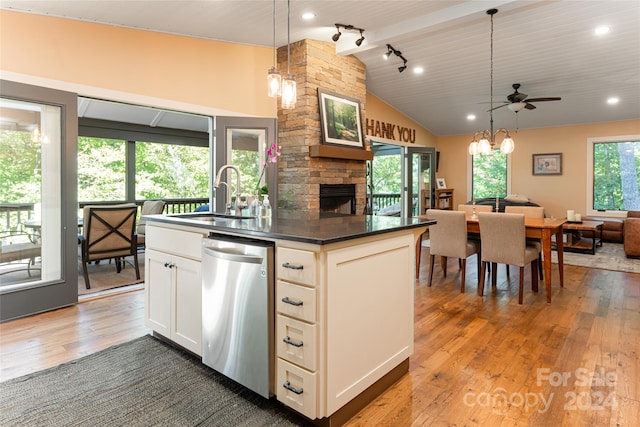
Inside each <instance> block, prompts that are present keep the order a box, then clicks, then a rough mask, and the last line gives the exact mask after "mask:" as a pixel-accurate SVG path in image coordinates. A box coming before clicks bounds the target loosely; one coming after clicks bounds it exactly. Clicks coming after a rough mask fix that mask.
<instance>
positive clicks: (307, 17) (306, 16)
mask: <svg viewBox="0 0 640 427" xmlns="http://www.w3.org/2000/svg"><path fill="white" fill-rule="evenodd" d="M315 17H316V14H315V13H313V12H305V13H303V14H302V19H304V20H305V21H310V20H312V19H313V18H315Z"/></svg>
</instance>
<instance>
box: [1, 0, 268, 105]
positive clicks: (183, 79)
mask: <svg viewBox="0 0 640 427" xmlns="http://www.w3.org/2000/svg"><path fill="white" fill-rule="evenodd" d="M0 23H1V24H2V25H0V43H1V44H0V69H1V71H2V74H1V76H2V78H5V79H8V80H14V81H19V82H21V83H30V84H41V85H42V84H45V85H46V86H49V87H54V88H56V89H63V90H70V91H76V92H77V93H79V94H80V95H87V96H95V97H98V96H108V97H109V99H114V100H118V101H133V102H138V103H145V102H144V101H145V100H148V102H147V103H146V104H147V105H151V104H155V105H152V106H158V107H165V108H183V109H188V110H189V111H191V112H195V113H203V114H212V115H215V114H238V115H251V116H257V117H276V114H277V112H276V100H275V99H273V98H269V97H268V96H267V94H266V74H267V70H268V69H269V68H271V66H272V65H273V50H272V49H268V48H262V47H255V46H244V45H237V44H231V43H222V42H215V41H207V40H202V39H196V38H190V37H181V36H175V35H168V34H162V33H154V32H149V31H139V30H132V29H126V28H120V27H113V26H108V25H100V24H93V23H86V22H79V21H73V20H67V19H59V18H51V17H45V16H39V15H31V14H25V13H18V12H10V11H6V10H1V11H0ZM16 76H17V78H15V77H16Z"/></svg>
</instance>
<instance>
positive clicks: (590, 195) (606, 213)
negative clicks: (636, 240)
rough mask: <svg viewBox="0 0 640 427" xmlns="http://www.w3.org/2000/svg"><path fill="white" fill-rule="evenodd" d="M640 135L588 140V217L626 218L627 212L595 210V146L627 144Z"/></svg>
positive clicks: (586, 208) (586, 209)
mask: <svg viewBox="0 0 640 427" xmlns="http://www.w3.org/2000/svg"><path fill="white" fill-rule="evenodd" d="M638 140H640V135H620V136H601V137H597V138H587V179H586V180H585V181H586V183H587V188H586V194H587V206H586V207H585V212H586V213H587V215H588V216H595V217H597V216H601V217H618V218H626V216H627V211H611V210H604V211H597V210H594V209H593V144H597V143H600V142H625V141H638Z"/></svg>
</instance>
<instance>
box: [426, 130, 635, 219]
mask: <svg viewBox="0 0 640 427" xmlns="http://www.w3.org/2000/svg"><path fill="white" fill-rule="evenodd" d="M638 134H640V120H630V121H623V122H607V123H594V124H587V125H578V126H565V127H553V128H543V129H520V130H519V131H518V133H517V134H515V135H512V136H513V139H514V141H515V151H514V152H513V154H512V155H511V193H516V194H523V195H525V196H527V197H529V199H530V200H531V201H532V202H534V203H538V204H540V205H542V206H544V207H545V212H546V214H547V215H553V216H556V217H564V216H565V214H566V210H567V209H574V210H576V212H581V213H582V214H584V213H585V212H586V205H587V188H586V177H587V138H594V137H603V136H617V135H638ZM500 140H501V136H499V137H498V141H500ZM470 142H471V135H458V136H446V137H439V138H438V142H437V150H438V151H440V169H439V173H438V176H439V177H444V178H445V179H446V181H447V186H448V187H450V188H454V189H455V203H456V204H458V203H465V202H466V201H468V200H469V199H470V195H469V194H468V193H467V172H468V166H467V165H468V160H469V155H468V153H467V149H468V147H469V143H470ZM539 153H562V160H563V165H562V175H549V176H540V175H536V176H534V175H533V173H532V155H533V154H539Z"/></svg>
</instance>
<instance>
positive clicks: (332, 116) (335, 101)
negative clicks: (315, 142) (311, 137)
mask: <svg viewBox="0 0 640 427" xmlns="http://www.w3.org/2000/svg"><path fill="white" fill-rule="evenodd" d="M318 101H319V103H320V126H321V128H322V143H323V144H327V145H339V146H343V147H351V148H360V149H363V150H364V135H363V134H362V118H361V114H360V101H358V100H357V99H354V98H349V97H347V96H344V95H339V94H337V93H332V92H328V91H326V90H323V89H320V88H318Z"/></svg>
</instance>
